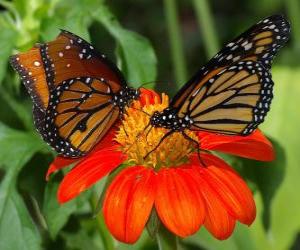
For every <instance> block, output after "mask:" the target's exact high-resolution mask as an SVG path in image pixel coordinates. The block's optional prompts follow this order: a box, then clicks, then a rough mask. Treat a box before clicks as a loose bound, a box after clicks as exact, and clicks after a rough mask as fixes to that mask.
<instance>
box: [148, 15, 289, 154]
mask: <svg viewBox="0 0 300 250" xmlns="http://www.w3.org/2000/svg"><path fill="white" fill-rule="evenodd" d="M289 33H290V25H289V23H288V21H287V20H286V19H285V18H284V17H283V16H281V15H273V16H270V17H267V18H265V19H263V20H262V21H260V22H258V23H257V24H255V25H253V26H252V27H250V28H249V29H248V30H247V31H246V32H244V33H242V34H241V35H240V36H238V37H237V38H236V39H234V40H232V41H231V42H229V43H228V44H226V45H225V47H224V48H223V49H222V50H221V51H220V52H219V53H217V54H216V55H215V56H214V57H213V58H212V59H211V60H210V61H209V62H208V63H207V64H206V65H205V66H203V67H202V68H201V69H200V70H199V71H198V72H197V73H196V74H195V75H194V76H193V77H192V78H191V79H190V80H189V81H188V82H187V83H186V84H184V85H183V87H182V88H181V89H180V90H179V91H178V93H177V94H176V95H175V96H174V97H173V98H172V100H171V102H170V104H169V107H168V108H166V109H165V110H163V111H161V112H155V113H154V114H153V115H152V116H151V117H150V125H151V126H152V127H156V128H165V129H168V130H169V131H167V132H166V134H165V135H164V136H163V137H162V138H161V140H160V142H159V144H158V145H157V146H156V147H155V148H154V149H153V150H152V151H150V152H148V154H147V155H146V157H147V156H148V155H149V154H150V153H151V152H153V151H154V150H155V149H157V147H158V146H159V145H160V144H161V143H162V141H163V140H164V139H166V138H167V137H168V136H169V135H171V134H172V133H174V132H181V133H182V135H183V136H184V137H185V138H186V139H188V140H191V141H193V142H194V143H195V144H197V146H199V145H198V142H196V141H194V140H193V139H192V138H189V137H188V136H187V134H186V133H185V130H192V131H206V132H211V133H217V134H223V135H239V136H247V135H249V134H251V133H252V132H253V131H254V130H255V129H256V128H257V127H258V125H259V124H261V123H262V122H263V121H264V119H265V117H266V114H267V113H268V111H269V109H270V104H271V101H272V98H273V85H274V83H273V81H272V76H271V73H270V69H271V64H272V61H273V59H274V57H275V56H276V54H277V52H278V51H279V49H280V48H281V47H282V46H283V45H284V44H285V43H286V42H287V40H288V38H289Z"/></svg>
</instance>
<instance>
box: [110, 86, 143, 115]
mask: <svg viewBox="0 0 300 250" xmlns="http://www.w3.org/2000/svg"><path fill="white" fill-rule="evenodd" d="M139 96H140V90H139V89H134V88H130V87H128V86H125V87H123V88H122V89H121V90H120V91H119V92H118V93H117V94H115V96H114V98H113V103H114V105H116V106H118V107H119V109H120V110H121V112H122V113H123V112H124V109H125V108H126V107H128V106H129V104H130V103H131V102H132V101H133V100H136V99H138V98H139Z"/></svg>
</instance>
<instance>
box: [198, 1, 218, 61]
mask: <svg viewBox="0 0 300 250" xmlns="http://www.w3.org/2000/svg"><path fill="white" fill-rule="evenodd" d="M194 8H195V12H196V16H197V20H198V24H199V27H200V30H201V32H202V36H203V40H204V46H205V50H206V55H207V57H208V58H211V57H212V56H213V55H214V54H215V53H217V52H218V49H219V45H218V38H217V32H216V29H215V24H214V21H213V18H212V15H211V10H210V7H209V3H208V1H207V0H194Z"/></svg>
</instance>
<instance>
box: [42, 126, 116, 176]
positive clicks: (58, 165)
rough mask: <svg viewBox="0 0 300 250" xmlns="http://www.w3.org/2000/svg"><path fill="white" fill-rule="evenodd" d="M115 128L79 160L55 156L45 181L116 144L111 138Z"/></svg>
mask: <svg viewBox="0 0 300 250" xmlns="http://www.w3.org/2000/svg"><path fill="white" fill-rule="evenodd" d="M116 126H117V125H115V126H114V127H112V128H111V129H110V130H109V132H108V133H107V134H106V135H105V137H104V138H103V139H102V140H101V141H100V142H99V143H98V144H97V145H96V146H95V147H94V148H93V149H92V151H91V152H90V153H88V154H87V155H85V156H83V157H79V158H67V157H63V156H57V157H56V158H55V159H54V161H53V162H52V163H51V164H50V167H49V168H48V171H47V174H46V180H47V181H48V180H49V178H50V175H51V174H53V173H54V172H56V171H58V170H60V169H62V168H64V167H67V166H69V165H70V164H72V163H74V162H76V161H83V160H84V159H86V158H87V157H89V156H90V155H91V154H93V153H97V152H98V151H99V150H101V149H103V148H106V147H111V146H112V145H114V144H116V143H114V142H113V138H114V137H115V133H116Z"/></svg>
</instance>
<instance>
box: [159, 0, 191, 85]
mask: <svg viewBox="0 0 300 250" xmlns="http://www.w3.org/2000/svg"><path fill="white" fill-rule="evenodd" d="M164 9H165V15H166V22H167V28H168V33H169V40H170V46H171V56H172V61H173V67H174V73H175V79H176V85H177V87H179V86H180V84H183V83H184V82H185V81H186V75H187V74H186V63H185V58H184V53H183V46H182V39H181V37H182V36H181V35H180V26H179V22H178V15H177V7H176V2H175V0H164Z"/></svg>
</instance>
